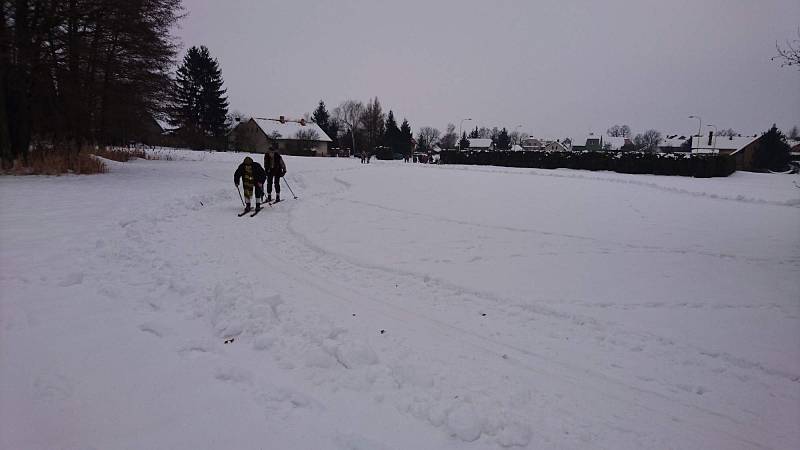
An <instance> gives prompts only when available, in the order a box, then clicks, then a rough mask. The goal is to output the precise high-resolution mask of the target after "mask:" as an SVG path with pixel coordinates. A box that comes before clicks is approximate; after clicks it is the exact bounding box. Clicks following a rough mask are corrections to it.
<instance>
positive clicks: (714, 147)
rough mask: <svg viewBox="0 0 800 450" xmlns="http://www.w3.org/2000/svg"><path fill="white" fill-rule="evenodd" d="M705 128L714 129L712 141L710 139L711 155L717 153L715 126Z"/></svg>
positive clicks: (709, 125) (710, 125)
mask: <svg viewBox="0 0 800 450" xmlns="http://www.w3.org/2000/svg"><path fill="white" fill-rule="evenodd" d="M706 126H707V127H712V128H714V135H713V139H711V153H717V126H716V125H712V124H708V125H706Z"/></svg>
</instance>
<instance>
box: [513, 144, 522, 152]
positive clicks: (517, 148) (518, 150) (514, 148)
mask: <svg viewBox="0 0 800 450" xmlns="http://www.w3.org/2000/svg"><path fill="white" fill-rule="evenodd" d="M523 150H525V149H524V148H522V146H521V145H519V144H514V145H513V146H512V147H511V151H512V152H521V151H523Z"/></svg>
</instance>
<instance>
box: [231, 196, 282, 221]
mask: <svg viewBox="0 0 800 450" xmlns="http://www.w3.org/2000/svg"><path fill="white" fill-rule="evenodd" d="M279 201H280V200H278V201H274V202H269V203H265V205H269V206H270V207H272V205H274V204H275V203H278V202H279ZM264 208H265V207H264V206H262V207H261V208H256V209H255V210H254V211H253V213H252V214H250V217H255V216H256V214H258V213H259V212H261V210H262V209H264ZM248 212H249V211H243V212H240V213H239V214H237V216H239V217H242V216H244V215H245V214H247V213H248Z"/></svg>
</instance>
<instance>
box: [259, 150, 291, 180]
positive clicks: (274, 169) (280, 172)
mask: <svg viewBox="0 0 800 450" xmlns="http://www.w3.org/2000/svg"><path fill="white" fill-rule="evenodd" d="M264 169H265V170H266V171H267V175H272V176H277V177H282V176H284V175H286V163H284V162H283V157H281V155H280V153H278V152H267V153H264Z"/></svg>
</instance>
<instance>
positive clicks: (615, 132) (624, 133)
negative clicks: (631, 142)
mask: <svg viewBox="0 0 800 450" xmlns="http://www.w3.org/2000/svg"><path fill="white" fill-rule="evenodd" d="M606 134H607V135H609V136H611V137H631V127H629V126H627V125H614V126H613V127H611V128H609V129H608V130H606Z"/></svg>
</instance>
